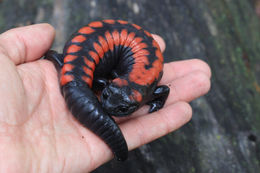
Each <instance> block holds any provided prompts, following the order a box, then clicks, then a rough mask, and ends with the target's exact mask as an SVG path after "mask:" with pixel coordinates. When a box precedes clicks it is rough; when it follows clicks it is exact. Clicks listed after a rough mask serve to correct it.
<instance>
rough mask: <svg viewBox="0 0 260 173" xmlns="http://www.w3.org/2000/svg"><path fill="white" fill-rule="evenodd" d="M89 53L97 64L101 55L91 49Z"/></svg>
mask: <svg viewBox="0 0 260 173" xmlns="http://www.w3.org/2000/svg"><path fill="white" fill-rule="evenodd" d="M88 54H89V55H90V56H91V58H92V59H93V60H94V61H95V63H96V64H98V63H99V60H100V59H99V56H98V54H97V53H96V52H94V51H89V52H88Z"/></svg>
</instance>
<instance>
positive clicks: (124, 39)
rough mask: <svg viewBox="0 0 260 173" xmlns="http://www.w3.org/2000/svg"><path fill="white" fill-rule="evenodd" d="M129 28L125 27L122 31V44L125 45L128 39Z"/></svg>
mask: <svg viewBox="0 0 260 173" xmlns="http://www.w3.org/2000/svg"><path fill="white" fill-rule="evenodd" d="M127 34H128V33H127V30H126V29H123V30H122V31H121V33H120V43H119V44H120V45H122V46H124V44H125V42H126V39H127Z"/></svg>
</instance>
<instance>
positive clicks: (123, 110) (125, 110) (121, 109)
mask: <svg viewBox="0 0 260 173" xmlns="http://www.w3.org/2000/svg"><path fill="white" fill-rule="evenodd" d="M128 109H129V107H128V106H120V107H119V111H120V112H127V111H128Z"/></svg>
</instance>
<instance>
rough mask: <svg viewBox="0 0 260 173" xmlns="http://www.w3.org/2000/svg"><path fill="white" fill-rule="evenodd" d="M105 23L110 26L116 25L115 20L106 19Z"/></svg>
mask: <svg viewBox="0 0 260 173" xmlns="http://www.w3.org/2000/svg"><path fill="white" fill-rule="evenodd" d="M103 22H105V23H108V24H115V20H112V19H105V20H103Z"/></svg>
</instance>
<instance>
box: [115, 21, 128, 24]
mask: <svg viewBox="0 0 260 173" xmlns="http://www.w3.org/2000/svg"><path fill="white" fill-rule="evenodd" d="M117 22H118V23H120V24H122V25H125V24H128V22H127V21H124V20H117Z"/></svg>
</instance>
